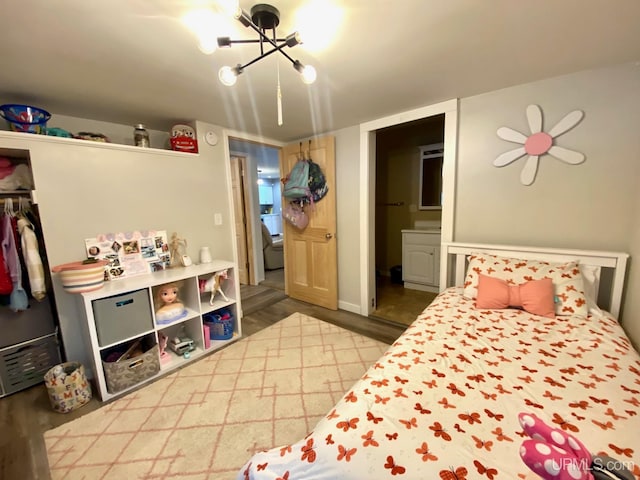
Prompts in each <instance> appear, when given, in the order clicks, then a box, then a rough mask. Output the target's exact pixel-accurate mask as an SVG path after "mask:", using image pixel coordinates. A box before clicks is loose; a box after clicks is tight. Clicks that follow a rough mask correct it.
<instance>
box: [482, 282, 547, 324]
mask: <svg viewBox="0 0 640 480" xmlns="http://www.w3.org/2000/svg"><path fill="white" fill-rule="evenodd" d="M508 307H522V308H523V309H524V310H525V311H527V312H529V313H533V314H534V315H540V316H542V317H547V318H554V317H555V305H554V302H553V281H552V280H551V279H550V278H542V279H540V280H531V281H529V282H525V283H521V284H519V285H513V284H510V283H508V282H506V281H505V280H501V279H499V278H495V277H488V276H487V275H482V274H480V275H479V278H478V297H477V298H476V308H492V309H493V308H508Z"/></svg>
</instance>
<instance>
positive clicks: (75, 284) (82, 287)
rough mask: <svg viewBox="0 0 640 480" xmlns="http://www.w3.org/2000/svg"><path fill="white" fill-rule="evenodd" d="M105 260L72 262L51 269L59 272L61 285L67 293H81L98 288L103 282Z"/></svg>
mask: <svg viewBox="0 0 640 480" xmlns="http://www.w3.org/2000/svg"><path fill="white" fill-rule="evenodd" d="M107 263H109V262H107V261H106V260H96V261H95V262H91V263H83V262H72V263H65V264H64V265H57V266H55V267H53V268H52V269H51V271H52V272H54V273H59V274H60V280H61V281H62V286H63V287H64V289H65V291H66V292H68V293H83V292H92V291H93V290H99V289H101V288H102V285H103V283H104V266H105V265H106V264H107Z"/></svg>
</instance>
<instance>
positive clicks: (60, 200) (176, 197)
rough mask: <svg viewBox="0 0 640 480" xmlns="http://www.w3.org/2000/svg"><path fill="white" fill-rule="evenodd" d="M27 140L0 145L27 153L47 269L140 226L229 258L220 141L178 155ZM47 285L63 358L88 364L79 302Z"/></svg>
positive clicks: (230, 240) (191, 248)
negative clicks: (89, 243)
mask: <svg viewBox="0 0 640 480" xmlns="http://www.w3.org/2000/svg"><path fill="white" fill-rule="evenodd" d="M58 126H62V125H60V124H58ZM197 126H198V129H199V131H200V132H202V131H206V130H213V131H215V132H216V133H217V134H218V136H219V138H222V129H221V128H220V127H217V126H214V125H208V124H204V123H198V124H197ZM102 127H105V128H106V129H105V128H102V130H101V131H102V132H103V133H105V134H106V135H108V136H112V137H115V136H117V132H119V131H121V129H123V128H124V129H126V131H127V132H128V131H129V130H130V128H129V127H122V126H117V125H112V126H111V127H109V126H108V125H106V124H105V125H102ZM63 128H64V127H63ZM109 129H111V130H112V132H113V133H115V134H116V135H110V133H111V132H109V131H108V130H109ZM34 137H35V138H32V137H31V136H19V137H18V136H13V137H11V138H7V137H3V138H0V146H2V147H5V148H14V149H20V150H29V151H30V156H31V162H32V167H33V174H34V181H35V185H36V191H37V195H38V203H39V210H40V216H41V223H42V229H43V233H44V237H45V243H46V247H47V255H48V258H49V263H50V265H51V266H54V265H58V264H63V263H67V262H72V261H78V260H82V259H83V258H86V253H85V250H84V240H85V239H86V238H90V237H94V236H96V235H97V234H100V233H108V232H124V231H130V230H140V229H158V230H166V231H167V233H168V235H171V233H172V232H174V231H176V232H178V234H179V235H180V236H181V237H183V238H185V239H187V251H188V253H189V255H191V257H192V258H193V259H194V260H196V261H197V258H198V252H199V249H200V247H201V246H205V245H206V246H209V247H210V249H211V252H212V255H213V256H214V257H215V258H222V259H227V260H233V237H232V235H231V222H230V215H231V211H230V203H229V190H228V187H227V170H228V165H227V163H228V162H227V161H226V156H225V148H224V146H223V145H222V142H219V143H218V145H216V146H215V147H213V146H209V145H207V144H206V143H205V142H204V141H201V142H199V149H200V154H199V155H197V156H196V155H194V156H192V157H190V156H186V157H185V156H180V157H177V156H171V155H166V156H162V155H156V154H154V152H152V151H150V150H147V149H133V148H121V149H117V147H116V148H115V149H114V148H104V147H103V146H101V145H99V144H95V145H93V144H91V143H88V142H78V143H74V141H72V140H67V141H60V140H57V139H54V140H53V141H52V140H51V139H49V138H47V137H43V136H39V135H38V136H34ZM56 140H57V141H56ZM152 141H153V140H152ZM214 213H221V214H222V224H221V225H215V224H214ZM54 289H55V298H56V305H57V308H58V314H59V319H60V327H61V332H62V336H63V341H64V347H65V351H66V354H67V358H68V359H70V360H76V361H80V362H82V363H83V364H85V366H87V367H89V365H90V361H89V355H88V352H87V351H86V348H85V346H84V339H83V337H82V332H83V328H84V327H83V323H82V322H83V320H82V318H83V314H82V311H81V309H80V308H79V307H80V302H78V301H77V298H76V296H74V295H71V294H68V293H66V292H64V290H63V289H62V288H61V285H60V284H59V282H58V281H57V277H56V278H54Z"/></svg>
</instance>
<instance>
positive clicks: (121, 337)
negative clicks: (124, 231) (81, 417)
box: [80, 260, 242, 401]
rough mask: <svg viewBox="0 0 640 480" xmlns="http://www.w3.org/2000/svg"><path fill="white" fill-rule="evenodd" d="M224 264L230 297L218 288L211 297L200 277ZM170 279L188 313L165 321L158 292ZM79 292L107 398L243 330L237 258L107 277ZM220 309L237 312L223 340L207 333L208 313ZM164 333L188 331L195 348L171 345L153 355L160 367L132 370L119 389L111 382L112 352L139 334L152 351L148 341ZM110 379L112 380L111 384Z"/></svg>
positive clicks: (175, 334)
mask: <svg viewBox="0 0 640 480" xmlns="http://www.w3.org/2000/svg"><path fill="white" fill-rule="evenodd" d="M223 270H227V275H228V278H227V279H225V280H223V281H222V282H221V287H222V291H223V292H224V294H225V296H226V297H227V300H225V299H224V298H223V296H222V295H221V294H220V293H216V294H215V296H214V299H213V301H211V292H210V291H206V292H201V288H200V283H201V282H204V281H207V280H209V279H210V278H211V277H212V276H213V275H214V274H215V273H216V272H221V271H223ZM171 283H177V284H178V285H179V299H180V301H181V302H182V303H183V304H184V306H185V308H186V312H187V313H186V315H183V316H181V318H179V319H177V320H174V321H168V322H161V321H159V320H158V319H157V318H156V315H155V311H154V298H155V296H156V293H157V291H158V289H159V288H160V287H162V286H163V285H166V284H171ZM80 298H81V299H82V305H83V310H84V312H85V315H86V326H87V332H88V337H89V343H90V350H91V360H92V364H93V365H92V367H93V372H94V380H95V385H96V387H97V390H98V393H99V394H100V398H101V399H102V400H103V401H106V400H110V399H112V398H114V397H118V396H121V395H123V394H125V393H127V392H129V391H131V390H133V389H135V388H137V387H139V386H140V385H143V384H145V383H148V382H151V381H153V380H154V379H156V378H157V377H159V376H161V375H163V374H165V373H167V372H168V371H171V370H175V369H176V368H179V367H181V366H183V365H185V364H186V363H188V362H191V361H194V360H196V359H198V358H200V357H202V356H203V355H206V354H209V353H211V352H213V351H215V350H217V349H219V348H221V347H223V346H224V345H226V344H228V343H230V342H234V341H236V340H238V339H239V338H240V337H241V336H242V327H241V317H242V309H241V306H240V294H239V283H238V278H237V275H236V267H235V264H234V263H232V262H228V261H223V260H214V261H213V262H211V263H206V264H199V265H191V266H189V267H179V268H172V269H168V270H163V271H159V272H154V273H150V274H146V275H139V276H134V277H129V278H122V279H118V280H113V281H109V282H105V284H104V287H103V288H101V289H100V290H95V291H93V292H85V293H82V294H81V295H80ZM218 311H220V312H225V311H226V312H227V313H229V314H230V315H231V316H232V317H233V336H232V337H231V338H228V339H225V340H207V339H205V337H204V322H205V321H206V320H207V318H208V315H207V314H215V313H216V312H218ZM161 333H162V334H164V335H166V336H167V337H168V341H169V342H171V341H172V339H174V338H176V337H178V338H184V337H187V338H189V339H190V340H192V341H193V347H195V348H194V349H193V350H191V351H189V352H188V353H187V354H183V355H179V354H177V353H175V352H174V351H172V350H171V348H169V346H168V345H167V348H166V350H165V351H166V352H167V354H165V355H163V356H160V353H159V352H158V353H157V354H155V355H151V360H152V363H154V364H155V366H157V365H159V369H157V371H152V372H150V373H149V370H146V372H147V373H144V374H142V377H140V378H139V376H138V377H136V374H135V372H133V373H132V375H131V376H130V379H131V378H133V380H131V381H130V382H128V383H131V384H130V385H129V384H127V385H126V386H125V387H123V388H121V389H119V388H114V387H113V382H107V377H106V375H113V373H112V372H107V370H106V369H105V368H104V367H103V361H104V360H106V357H107V356H108V355H109V354H110V353H113V352H114V351H118V352H120V351H123V350H126V348H127V347H128V346H130V345H132V344H133V343H136V341H137V340H141V341H142V344H143V345H144V346H145V350H146V351H149V348H150V346H153V347H154V348H155V346H156V345H158V343H159V341H158V339H159V337H161V335H160V334H161ZM155 350H157V349H155ZM148 357H149V355H148V354H145V357H141V360H140V361H141V362H142V361H144V360H143V358H145V360H147V361H148V360H149V358H148ZM156 357H157V358H156ZM111 361H112V360H111ZM127 362H131V369H132V370H134V369H135V368H137V365H136V362H135V358H133V359H129V360H127ZM110 380H113V378H110ZM108 383H112V385H111V387H110V386H109V385H108ZM125 383H127V382H125Z"/></svg>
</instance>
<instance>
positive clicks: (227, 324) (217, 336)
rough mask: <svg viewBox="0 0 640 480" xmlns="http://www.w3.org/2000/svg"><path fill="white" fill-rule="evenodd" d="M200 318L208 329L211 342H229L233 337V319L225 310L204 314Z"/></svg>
mask: <svg viewBox="0 0 640 480" xmlns="http://www.w3.org/2000/svg"><path fill="white" fill-rule="evenodd" d="M202 318H203V320H204V324H205V325H206V326H208V327H209V338H210V339H211V340H229V339H230V338H231V337H233V327H234V318H233V314H232V313H231V312H230V311H229V310H227V309H226V308H223V309H220V310H216V311H215V312H210V313H206V314H204V315H203V316H202Z"/></svg>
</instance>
